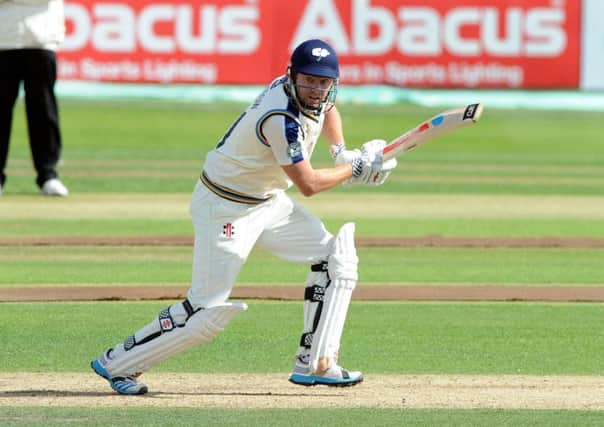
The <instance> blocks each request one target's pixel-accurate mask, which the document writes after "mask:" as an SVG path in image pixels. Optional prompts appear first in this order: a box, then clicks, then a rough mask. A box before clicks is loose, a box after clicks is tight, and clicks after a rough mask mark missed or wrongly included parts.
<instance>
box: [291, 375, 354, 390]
mask: <svg viewBox="0 0 604 427" xmlns="http://www.w3.org/2000/svg"><path fill="white" fill-rule="evenodd" d="M289 382H290V383H292V384H296V385H303V386H305V387H313V386H316V385H325V386H327V387H353V386H355V385H357V384H359V383H362V382H363V377H362V376H361V377H359V378H357V379H355V380H349V381H346V380H330V379H327V378H323V377H313V376H306V375H298V374H294V375H291V376H290V377H289Z"/></svg>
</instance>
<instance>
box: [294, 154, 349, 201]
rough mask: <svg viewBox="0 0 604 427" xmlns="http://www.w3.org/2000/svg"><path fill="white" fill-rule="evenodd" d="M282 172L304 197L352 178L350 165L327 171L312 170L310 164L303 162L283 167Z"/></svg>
mask: <svg viewBox="0 0 604 427" xmlns="http://www.w3.org/2000/svg"><path fill="white" fill-rule="evenodd" d="M283 170H284V171H285V173H286V174H287V176H288V177H289V178H290V179H291V180H292V181H293V183H294V184H295V185H296V187H297V188H298V190H300V192H301V193H302V194H303V195H305V196H306V197H310V196H312V195H314V194H317V193H320V192H322V191H325V190H329V189H330V188H333V187H335V186H336V185H338V184H341V183H342V182H344V181H346V180H347V179H349V178H350V177H351V176H352V167H351V165H350V164H344V165H339V166H336V167H334V168H328V169H313V168H312V166H310V163H308V162H307V161H304V162H302V163H298V164H296V165H289V166H283Z"/></svg>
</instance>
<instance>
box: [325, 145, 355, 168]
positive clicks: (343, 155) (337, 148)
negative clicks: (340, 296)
mask: <svg viewBox="0 0 604 427" xmlns="http://www.w3.org/2000/svg"><path fill="white" fill-rule="evenodd" d="M360 155H361V150H359V149H355V150H347V149H346V145H344V144H343V143H342V144H335V145H332V146H331V157H332V158H333V160H334V163H335V165H336V166H339V165H343V164H344V163H350V162H352V161H353V160H354V159H355V158H357V157H359V156H360Z"/></svg>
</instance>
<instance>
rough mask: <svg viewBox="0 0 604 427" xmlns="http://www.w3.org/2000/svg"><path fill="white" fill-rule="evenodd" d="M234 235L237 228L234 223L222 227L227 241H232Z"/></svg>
mask: <svg viewBox="0 0 604 427" xmlns="http://www.w3.org/2000/svg"><path fill="white" fill-rule="evenodd" d="M234 234H235V226H234V225H233V224H232V223H230V222H227V223H226V224H224V225H223V226H222V235H223V236H224V237H226V238H227V239H231V238H232V237H233V235H234Z"/></svg>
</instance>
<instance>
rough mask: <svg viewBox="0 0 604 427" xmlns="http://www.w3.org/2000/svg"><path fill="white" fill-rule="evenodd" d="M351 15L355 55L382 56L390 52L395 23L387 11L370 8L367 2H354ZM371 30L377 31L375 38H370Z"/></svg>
mask: <svg viewBox="0 0 604 427" xmlns="http://www.w3.org/2000/svg"><path fill="white" fill-rule="evenodd" d="M352 15H353V21H352V28H353V34H352V40H353V43H354V52H355V53H358V54H361V55H382V54H384V53H386V52H388V50H390V47H391V45H392V40H394V38H395V37H394V36H395V34H396V25H395V24H396V23H395V21H394V17H393V16H392V15H391V14H390V11H389V10H388V9H386V8H384V7H371V5H370V1H369V0H355V1H354V5H353V14H352ZM372 28H377V30H378V35H377V36H376V37H375V38H371V37H370V33H371V29H372Z"/></svg>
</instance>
